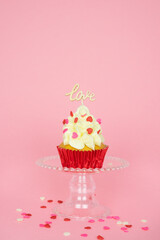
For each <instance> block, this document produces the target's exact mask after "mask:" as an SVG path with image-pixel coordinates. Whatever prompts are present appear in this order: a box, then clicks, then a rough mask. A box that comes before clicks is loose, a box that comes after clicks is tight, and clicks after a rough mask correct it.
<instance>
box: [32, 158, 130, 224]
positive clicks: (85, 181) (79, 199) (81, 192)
mask: <svg viewBox="0 0 160 240" xmlns="http://www.w3.org/2000/svg"><path fill="white" fill-rule="evenodd" d="M36 164H37V165H38V166H40V167H43V168H47V169H52V170H55V171H60V172H64V174H65V173H70V174H71V175H72V177H71V180H70V183H69V189H70V195H69V198H68V200H66V201H65V202H64V203H63V204H59V205H58V206H57V207H55V209H54V213H56V214H57V215H60V216H62V217H69V218H75V219H86V218H104V217H106V216H108V215H109V214H110V211H109V209H108V208H107V207H105V206H102V205H100V204H99V202H98V201H97V200H96V198H95V189H96V186H95V182H94V180H93V175H94V174H95V173H107V172H108V171H115V170H120V169H123V168H126V167H128V166H129V163H128V162H127V161H125V160H123V159H120V158H117V157H106V158H105V161H104V167H102V168H95V169H91V168H89V169H86V168H83V169H80V168H67V167H64V168H63V167H62V166H61V161H60V158H59V156H50V157H44V158H41V159H39V160H38V161H37V162H36Z"/></svg>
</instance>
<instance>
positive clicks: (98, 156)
mask: <svg viewBox="0 0 160 240" xmlns="http://www.w3.org/2000/svg"><path fill="white" fill-rule="evenodd" d="M108 148H109V146H105V148H103V149H100V150H92V151H79V150H69V149H65V148H61V147H60V146H57V149H58V153H59V156H60V159H61V163H62V166H63V167H67V168H101V167H102V165H103V161H104V157H105V155H106V152H107V150H108Z"/></svg>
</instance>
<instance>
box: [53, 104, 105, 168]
mask: <svg viewBox="0 0 160 240" xmlns="http://www.w3.org/2000/svg"><path fill="white" fill-rule="evenodd" d="M57 149H58V152H59V156H60V159H61V163H62V166H63V167H67V168H101V167H102V165H103V161H104V157H105V154H106V152H107V150H108V146H107V145H105V144H104V138H103V135H102V129H101V119H97V120H96V119H95V118H94V117H93V115H91V114H90V112H89V110H88V108H87V107H86V106H84V105H81V106H80V107H79V108H78V109H77V111H76V112H75V113H73V112H72V111H71V112H70V116H69V117H68V118H67V119H64V120H63V142H62V143H61V144H60V145H59V146H57Z"/></svg>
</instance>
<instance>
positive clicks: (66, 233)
mask: <svg viewBox="0 0 160 240" xmlns="http://www.w3.org/2000/svg"><path fill="white" fill-rule="evenodd" d="M63 235H64V236H66V237H68V236H70V235H71V234H70V232H64V233H63Z"/></svg>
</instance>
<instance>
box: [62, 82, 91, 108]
mask: <svg viewBox="0 0 160 240" xmlns="http://www.w3.org/2000/svg"><path fill="white" fill-rule="evenodd" d="M78 89H79V84H78V83H76V84H75V85H74V87H73V89H72V91H71V92H69V93H66V96H70V97H69V99H70V101H81V103H82V104H83V101H84V100H86V99H87V98H89V100H90V101H92V102H93V101H94V100H95V97H94V96H95V94H94V93H91V92H90V91H87V92H86V94H84V93H83V92H82V91H78ZM77 91H78V92H77ZM74 94H75V95H74ZM73 95H74V96H73Z"/></svg>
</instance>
